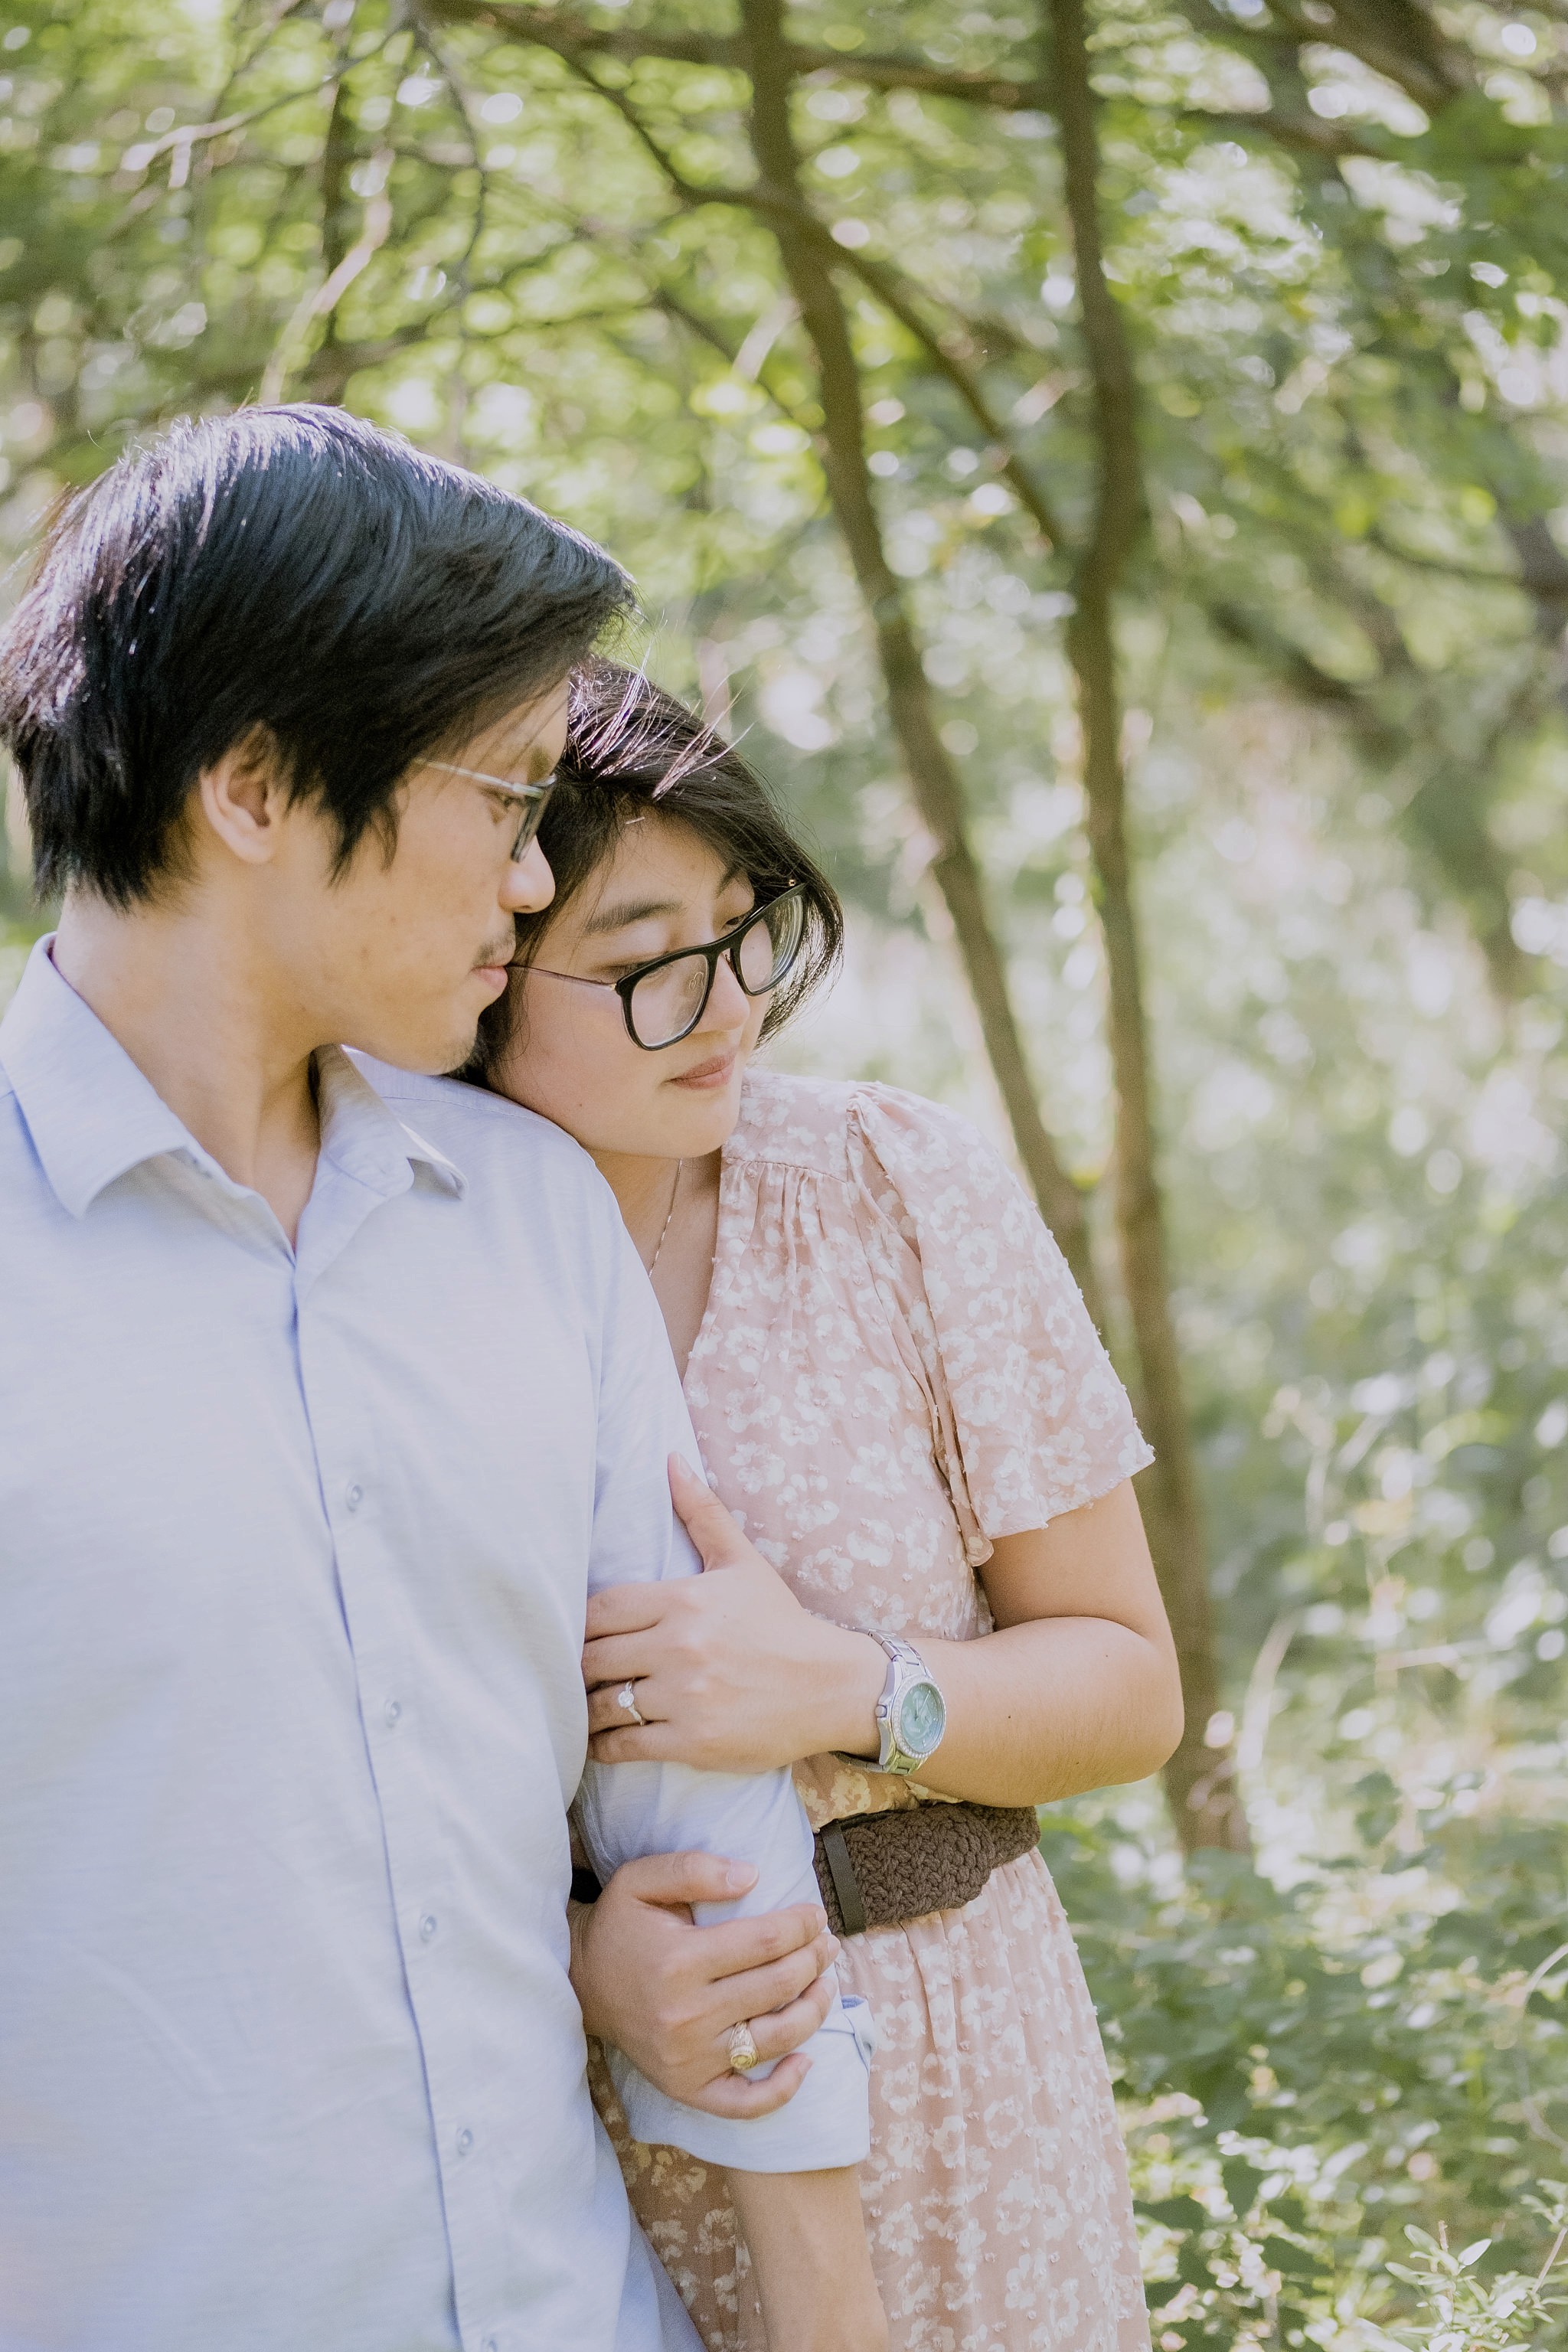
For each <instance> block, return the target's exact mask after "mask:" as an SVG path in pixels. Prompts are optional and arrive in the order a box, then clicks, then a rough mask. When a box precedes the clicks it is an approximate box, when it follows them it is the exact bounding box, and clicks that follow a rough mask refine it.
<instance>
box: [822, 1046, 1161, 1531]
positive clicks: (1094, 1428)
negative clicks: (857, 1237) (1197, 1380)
mask: <svg viewBox="0 0 1568 2352" xmlns="http://www.w3.org/2000/svg"><path fill="white" fill-rule="evenodd" d="M848 1141H849V1150H850V1163H851V1171H852V1173H853V1175H854V1176H855V1178H856V1179H857V1181H858V1192H859V1197H860V1204H861V1211H862V1226H863V1231H864V1234H865V1239H866V1244H867V1253H868V1258H869V1260H870V1264H871V1270H872V1276H873V1279H874V1280H875V1281H876V1283H877V1286H878V1288H879V1291H880V1292H881V1294H882V1297H883V1302H884V1305H885V1306H886V1307H887V1309H888V1311H889V1316H890V1317H891V1318H892V1319H893V1321H894V1324H895V1328H896V1329H898V1330H899V1333H900V1340H901V1342H902V1343H903V1345H904V1347H905V1349H906V1352H909V1351H910V1350H912V1353H913V1357H914V1358H915V1359H917V1360H918V1365H919V1370H920V1376H921V1381H922V1385H924V1387H925V1389H926V1391H927V1394H928V1397H929V1400H930V1404H931V1420H932V1434H933V1444H934V1448H935V1451H936V1454H937V1459H938V1461H939V1463H940V1465H941V1466H942V1471H943V1474H944V1475H945V1477H946V1479H947V1483H948V1486H949V1490H950V1492H951V1494H952V1502H953V1507H954V1510H955V1511H956V1513H957V1516H958V1519H959V1524H960V1526H961V1527H962V1528H963V1536H964V1541H965V1545H966V1548H967V1549H968V1553H969V1558H970V1561H971V1563H972V1565H974V1566H978V1565H979V1564H980V1562H981V1561H983V1560H984V1559H988V1558H989V1557H990V1552H991V1546H992V1543H993V1542H994V1539H995V1538H997V1537H999V1536H1008V1535H1020V1534H1022V1533H1023V1532H1024V1531H1025V1530H1026V1529H1027V1528H1043V1527H1045V1526H1047V1524H1048V1523H1049V1521H1050V1520H1052V1519H1054V1518H1058V1517H1060V1515H1061V1514H1062V1513H1063V1512H1064V1511H1076V1510H1078V1509H1079V1508H1080V1507H1082V1506H1083V1505H1084V1504H1085V1503H1092V1502H1096V1501H1098V1500H1099V1498H1100V1496H1102V1495H1108V1494H1110V1491H1111V1489H1112V1487H1115V1486H1120V1485H1121V1482H1122V1480H1123V1479H1125V1478H1130V1477H1131V1476H1132V1475H1133V1474H1134V1473H1135V1472H1136V1471H1139V1470H1142V1469H1144V1468H1146V1467H1147V1465H1149V1464H1150V1463H1151V1462H1152V1460H1153V1458H1154V1457H1153V1454H1152V1451H1151V1449H1150V1447H1149V1446H1148V1445H1147V1444H1145V1443H1144V1440H1143V1436H1142V1432H1141V1431H1140V1429H1139V1427H1138V1424H1137V1422H1136V1421H1135V1420H1134V1418H1133V1415H1132V1408H1131V1404H1130V1403H1129V1402H1128V1397H1127V1391H1126V1390H1125V1389H1124V1388H1123V1387H1122V1385H1121V1381H1120V1380H1119V1379H1118V1378H1117V1376H1116V1373H1115V1370H1113V1368H1112V1366H1111V1362H1110V1357H1109V1356H1108V1355H1107V1354H1106V1352H1105V1349H1104V1348H1103V1347H1102V1346H1101V1344H1100V1337H1099V1334H1098V1333H1097V1332H1096V1330H1095V1328H1094V1325H1093V1324H1092V1323H1091V1321H1090V1320H1089V1311H1088V1309H1087V1307H1085V1306H1084V1303H1083V1297H1082V1294H1081V1293H1080V1291H1079V1287H1078V1285H1077V1283H1076V1282H1075V1281H1074V1280H1073V1278H1072V1276H1071V1274H1070V1273H1069V1271H1068V1265H1067V1261H1066V1259H1065V1258H1064V1257H1063V1255H1062V1254H1061V1251H1060V1250H1059V1249H1058V1246H1057V1244H1056V1242H1055V1240H1054V1239H1053V1237H1052V1235H1051V1234H1050V1233H1049V1231H1048V1230H1047V1226H1046V1225H1045V1224H1044V1223H1043V1222H1042V1220H1041V1218H1040V1216H1039V1213H1038V1212H1037V1209H1036V1208H1035V1205H1034V1203H1033V1202H1031V1201H1030V1200H1029V1198H1028V1196H1027V1195H1026V1192H1025V1191H1024V1189H1023V1187H1022V1185H1021V1184H1020V1183H1019V1182H1018V1180H1017V1178H1016V1176H1015V1175H1014V1174H1013V1173H1012V1171H1011V1170H1010V1169H1008V1168H1007V1167H1006V1166H1005V1163H1004V1162H1003V1160H1001V1159H1000V1157H999V1156H998V1154H997V1153H996V1152H995V1151H994V1150H993V1149H992V1147H991V1146H990V1144H988V1143H987V1142H986V1141H985V1140H984V1138H983V1137H982V1136H980V1135H979V1134H978V1133H977V1132H976V1131H975V1129H973V1127H971V1126H970V1125H969V1123H968V1121H967V1120H965V1119H963V1118H959V1117H958V1116H957V1114H956V1113H954V1112H952V1111H949V1110H945V1109H943V1108H942V1107H941V1106H940V1105H938V1104H935V1103H929V1102H925V1101H922V1100H921V1097H918V1096H915V1095H908V1094H904V1093H901V1092H900V1091H898V1090H897V1089H895V1088H893V1087H861V1088H859V1089H858V1090H857V1093H856V1096H855V1099H854V1102H853V1104H852V1106H851V1108H850V1114H849V1136H848Z"/></svg>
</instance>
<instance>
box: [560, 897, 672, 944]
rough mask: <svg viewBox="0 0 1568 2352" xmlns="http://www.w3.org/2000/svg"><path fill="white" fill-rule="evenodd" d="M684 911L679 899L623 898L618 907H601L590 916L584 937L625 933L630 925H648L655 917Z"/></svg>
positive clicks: (586, 923) (585, 924) (585, 925)
mask: <svg viewBox="0 0 1568 2352" xmlns="http://www.w3.org/2000/svg"><path fill="white" fill-rule="evenodd" d="M683 911H684V909H683V908H682V907H681V904H680V901H679V898H623V899H622V901H621V902H620V904H619V905H618V906H612V907H601V908H600V909H599V911H598V913H597V914H596V915H590V916H589V918H588V919H587V921H586V922H585V923H584V926H583V930H584V937H594V936H596V935H597V934H598V933H599V932H601V931H624V930H625V929H626V927H627V925H628V924H630V923H646V922H648V921H650V920H651V919H652V918H653V917H654V916H655V915H679V914H680V913H682V912H683Z"/></svg>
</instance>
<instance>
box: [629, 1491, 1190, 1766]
mask: <svg viewBox="0 0 1568 2352" xmlns="http://www.w3.org/2000/svg"><path fill="white" fill-rule="evenodd" d="M670 1478H671V1485H672V1486H673V1489H674V1493H675V1498H676V1506H677V1508H678V1509H679V1512H680V1514H681V1517H682V1518H683V1519H684V1520H685V1522H686V1525H687V1528H688V1529H689V1533H690V1535H691V1538H692V1540H693V1541H694V1543H695V1544H696V1546H697V1548H698V1549H699V1551H700V1553H701V1555H702V1561H703V1567H704V1570H705V1573H704V1574H703V1575H702V1576H701V1577H700V1578H697V1579H695V1580H689V1581H687V1582H685V1583H682V1584H674V1585H670V1584H666V1585H645V1586H620V1587H617V1588H615V1589H612V1590H610V1591H605V1592H602V1593H598V1594H596V1595H595V1597H594V1599H593V1600H592V1601H590V1603H589V1613H588V1633H589V1636H590V1638H589V1640H588V1642H587V1644H586V1646H585V1648H584V1654H583V1664H584V1675H585V1677H586V1679H587V1682H588V1685H589V1689H590V1698H589V1727H590V1729H591V1731H592V1732H593V1733H594V1735H595V1736H594V1738H593V1740H592V1748H593V1752H594V1754H595V1757H596V1758H597V1759H600V1760H602V1761H604V1762H605V1763H614V1762H618V1761H630V1760H632V1759H637V1758H647V1759H653V1758H661V1759H674V1758H679V1759H680V1760H681V1761H683V1762H685V1763H689V1764H698V1765H701V1766H704V1767H706V1768H707V1769H710V1770H728V1771H762V1770H765V1769H768V1768H769V1767H770V1766H773V1765H776V1764H778V1763H781V1762H784V1760H786V1759H788V1760H792V1761H793V1760H794V1759H797V1758H799V1757H802V1756H815V1755H820V1754H822V1753H824V1752H826V1751H828V1750H832V1749H837V1750H839V1751H840V1752H842V1753H843V1754H846V1755H851V1756H864V1757H865V1758H866V1759H868V1761H869V1760H871V1759H874V1758H875V1756H876V1753H877V1744H878V1743H877V1734H876V1724H875V1714H874V1711H875V1707H876V1703H877V1700H878V1698H879V1696H880V1694H881V1689H882V1685H883V1682H884V1680H885V1678H886V1675H887V1660H886V1658H885V1656H884V1655H883V1654H882V1651H881V1650H880V1649H879V1647H878V1645H877V1643H875V1642H873V1641H871V1640H870V1639H869V1638H868V1636H866V1635H865V1634H861V1633H850V1632H848V1631H847V1630H846V1629H845V1628H844V1627H843V1626H839V1625H834V1624H832V1623H830V1622H828V1621H827V1620H826V1619H825V1618H820V1617H814V1616H812V1615H811V1614H810V1612H808V1611H806V1610H805V1609H803V1608H802V1607H801V1605H800V1603H799V1602H798V1601H796V1600H795V1596H794V1594H793V1593H792V1592H791V1591H790V1590H789V1587H788V1586H787V1585H786V1584H785V1583H784V1580H783V1578H782V1577H780V1576H778V1575H777V1574H776V1573H775V1571H774V1570H773V1569H772V1568H770V1567H769V1566H768V1564H767V1562H766V1561H765V1560H764V1559H763V1558H762V1557H761V1555H760V1554H759V1553H758V1552H757V1551H756V1549H754V1547H753V1546H752V1545H751V1544H749V1543H748V1542H747V1541H746V1539H745V1538H744V1537H743V1536H742V1534H741V1531H740V1529H739V1528H737V1527H736V1525H735V1523H734V1521H733V1520H732V1519H731V1517H730V1515H729V1513H728V1512H727V1511H726V1510H725V1509H724V1507H723V1506H722V1504H721V1503H720V1502H719V1500H718V1498H717V1497H716V1496H714V1495H713V1494H711V1493H710V1490H709V1488H708V1487H707V1486H705V1485H704V1484H703V1483H702V1481H701V1480H700V1478H698V1477H697V1476H696V1475H694V1474H693V1473H692V1472H691V1471H690V1470H689V1469H688V1468H687V1467H686V1465H684V1464H683V1463H672V1464H671V1468H670ZM981 1577H982V1581H983V1583H984V1588H985V1595H986V1599H987V1601H989V1603H990V1606H991V1613H992V1616H993V1618H994V1621H995V1624H996V1628H997V1630H996V1631H995V1632H994V1633H989V1634H985V1635H983V1636H982V1637H981V1638H980V1639H978V1640H976V1641H973V1642H939V1641H933V1640H929V1639H927V1638H926V1637H924V1636H917V1637H916V1642H915V1646H916V1648H917V1649H918V1650H919V1651H920V1654H921V1657H922V1658H923V1659H924V1660H925V1663H926V1664H927V1666H928V1667H929V1668H930V1670H931V1674H932V1675H933V1676H934V1677H935V1679H936V1681H937V1682H938V1683H939V1684H940V1685H941V1687H942V1696H943V1697H944V1698H945V1700H946V1702H947V1732H946V1735H945V1737H944V1738H943V1739H942V1745H941V1747H940V1748H938V1749H937V1750H936V1752H935V1754H934V1755H933V1756H931V1758H930V1759H928V1761H927V1762H926V1763H925V1764H924V1765H922V1766H921V1771H920V1776H919V1777H920V1781H921V1786H922V1787H923V1788H929V1789H935V1790H941V1791H942V1794H943V1795H945V1796H951V1797H968V1798H970V1799H972V1800H973V1801H974V1802H976V1803H979V1804H987V1805H1026V1804H1045V1803H1047V1801H1049V1800H1051V1799H1052V1798H1055V1797H1066V1796H1070V1795H1072V1794H1073V1793H1074V1792H1075V1791H1077V1790H1080V1789H1093V1788H1103V1787H1105V1786H1107V1785H1109V1784H1110V1783H1113V1782H1117V1781H1123V1780H1142V1778H1143V1776H1144V1775H1145V1774H1146V1773H1149V1772H1152V1771H1154V1770H1156V1769H1158V1767H1159V1766H1160V1765H1161V1764H1163V1762H1164V1760H1165V1759H1166V1758H1167V1757H1168V1756H1169V1755H1170V1754H1171V1752H1172V1750H1173V1748H1174V1747H1175V1745H1176V1742H1177V1740H1178V1739H1179V1738H1180V1737H1181V1729H1182V1703H1181V1685H1180V1681H1179V1678H1178V1675H1177V1671H1176V1659H1175V1650H1174V1647H1173V1643H1172V1640H1171V1633H1170V1628H1169V1626H1168V1624H1167V1622H1166V1620H1165V1612H1164V1605H1163V1602H1162V1601H1161V1599H1160V1591H1159V1587H1158V1585H1157V1583H1156V1582H1155V1579H1154V1570H1153V1565H1152V1561H1151V1559H1150V1558H1149V1547H1148V1543H1147V1541H1146V1539H1145V1538H1144V1534H1143V1523H1142V1518H1141V1517H1140V1516H1139V1510H1138V1502H1137V1497H1136V1496H1135V1495H1134V1494H1133V1491H1132V1486H1131V1481H1130V1480H1129V1481H1124V1482H1123V1484H1122V1485H1121V1486H1117V1487H1116V1488H1114V1489H1113V1490H1112V1492H1111V1493H1110V1494H1109V1495H1107V1496H1103V1497H1102V1498H1101V1500H1100V1501H1099V1502H1097V1503H1089V1504H1085V1505H1084V1507H1082V1508H1081V1509H1079V1510H1077V1511H1068V1512H1064V1513H1063V1515H1062V1516H1061V1517H1059V1518H1057V1519H1053V1520H1052V1522H1051V1524H1050V1525H1049V1527H1046V1528H1032V1529H1030V1530H1029V1531H1028V1532H1026V1533H1025V1534H1022V1535H1016V1536H1004V1537H1002V1538H1000V1539H999V1540H998V1541H997V1543H996V1546H995V1548H994V1551H993V1554H992V1557H991V1559H989V1560H988V1561H987V1562H986V1565H985V1567H984V1569H983V1570H982V1571H981ZM627 1680H632V1681H635V1682H637V1684H638V1685H639V1687H638V1689H637V1706H638V1709H639V1711H640V1712H641V1713H642V1715H643V1716H644V1717H646V1718H647V1725H646V1728H643V1729H638V1728H637V1727H632V1728H631V1729H620V1728H616V1726H617V1725H619V1724H621V1723H623V1722H624V1721H625V1716H624V1711H623V1710H622V1709H620V1708H619V1707H618V1706H616V1690H617V1689H618V1688H619V1687H620V1685H622V1684H624V1683H625V1682H626V1681H627Z"/></svg>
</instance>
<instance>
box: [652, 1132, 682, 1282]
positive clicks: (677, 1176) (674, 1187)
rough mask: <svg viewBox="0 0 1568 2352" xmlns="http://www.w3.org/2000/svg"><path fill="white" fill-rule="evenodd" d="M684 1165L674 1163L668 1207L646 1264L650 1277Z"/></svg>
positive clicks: (656, 1263)
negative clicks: (651, 1253)
mask: <svg viewBox="0 0 1568 2352" xmlns="http://www.w3.org/2000/svg"><path fill="white" fill-rule="evenodd" d="M685 1165H686V1162H685V1160H677V1161H676V1163H675V1181H674V1183H673V1184H672V1185H671V1186H670V1188H669V1206H668V1209H667V1210H666V1211H665V1213H664V1223H663V1224H662V1225H661V1226H660V1228H659V1235H658V1241H657V1242H655V1244H654V1245H653V1255H652V1256H651V1257H650V1258H649V1260H648V1262H647V1270H648V1273H649V1274H650V1275H651V1274H652V1273H653V1270H654V1267H655V1266H656V1265H658V1254H659V1252H660V1250H661V1249H662V1248H663V1247H664V1237H665V1235H666V1234H668V1231H669V1221H670V1219H671V1217H673V1216H674V1214H675V1198H676V1194H677V1193H678V1192H679V1190H680V1171H681V1170H682V1169H683V1168H684V1167H685Z"/></svg>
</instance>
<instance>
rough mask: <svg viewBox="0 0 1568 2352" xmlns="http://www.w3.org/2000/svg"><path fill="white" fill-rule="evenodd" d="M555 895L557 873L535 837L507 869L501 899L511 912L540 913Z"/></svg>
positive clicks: (508, 911) (519, 913)
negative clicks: (551, 868)
mask: <svg viewBox="0 0 1568 2352" xmlns="http://www.w3.org/2000/svg"><path fill="white" fill-rule="evenodd" d="M554 896H555V877H554V875H553V874H552V872H551V871H550V861H549V859H548V858H547V857H546V856H545V855H544V852H543V850H542V849H541V847H540V846H539V844H538V842H537V841H531V842H530V843H529V845H528V847H527V848H526V849H525V850H524V851H523V853H522V856H521V857H520V858H519V859H518V861H517V863H516V865H515V866H508V867H507V869H506V879H505V881H504V882H503V883H502V884H501V887H500V902H501V905H502V906H503V907H504V908H506V910H507V913H508V914H509V915H537V914H538V913H539V911H540V909H541V908H543V907H548V906H549V904H550V901H551V900H552V898H554Z"/></svg>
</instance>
